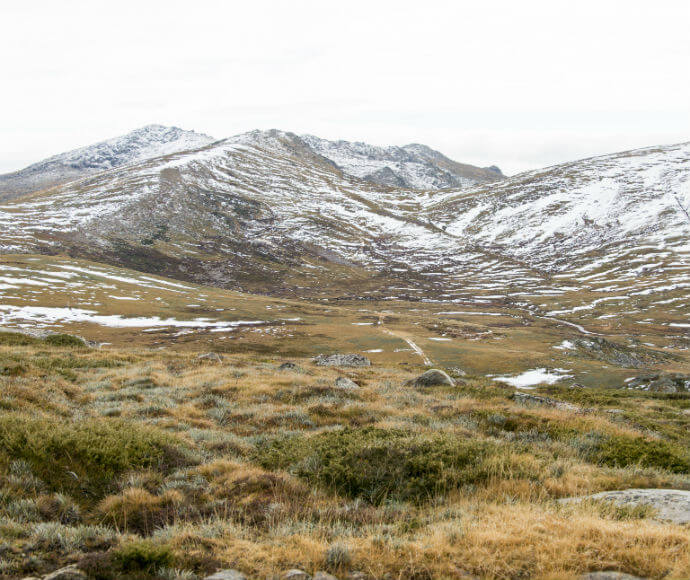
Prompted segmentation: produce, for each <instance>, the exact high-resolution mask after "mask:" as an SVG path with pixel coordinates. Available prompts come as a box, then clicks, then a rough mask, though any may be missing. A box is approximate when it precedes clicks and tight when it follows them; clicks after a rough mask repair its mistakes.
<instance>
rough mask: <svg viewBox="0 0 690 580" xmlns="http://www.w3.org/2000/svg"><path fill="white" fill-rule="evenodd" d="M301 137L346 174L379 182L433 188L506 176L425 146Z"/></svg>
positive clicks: (381, 183)
mask: <svg viewBox="0 0 690 580" xmlns="http://www.w3.org/2000/svg"><path fill="white" fill-rule="evenodd" d="M301 139H302V140H303V141H304V142H305V143H307V145H309V147H310V148H311V149H312V150H313V151H315V152H316V153H318V154H319V155H323V156H324V157H326V158H327V159H329V160H330V161H332V162H333V163H335V164H336V165H337V166H338V167H339V168H340V169H342V170H343V171H344V172H345V173H348V174H350V175H354V176H356V177H359V178H361V179H364V180H366V181H370V182H371V183H377V184H379V185H385V186H390V187H407V188H411V189H425V190H433V189H442V188H450V187H455V188H457V187H468V186H471V185H476V184H477V183H484V182H490V181H498V180H499V179H502V178H503V175H502V174H501V172H500V170H498V168H493V169H488V168H481V167H475V166H473V165H466V164H461V163H457V162H455V161H453V160H451V159H448V158H447V157H445V156H444V155H442V154H441V153H439V152H438V151H434V150H433V149H431V148H429V147H427V146H426V145H418V144H413V145H405V146H404V147H395V146H393V147H376V146H374V145H368V144H367V143H359V142H355V143H351V142H348V141H328V140H326V139H320V138H319V137H314V136H313V135H303V136H302V137H301Z"/></svg>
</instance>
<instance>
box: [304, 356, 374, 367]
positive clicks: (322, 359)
mask: <svg viewBox="0 0 690 580" xmlns="http://www.w3.org/2000/svg"><path fill="white" fill-rule="evenodd" d="M314 362H315V363H316V364H317V365H318V366H320V367H368V366H371V361H370V360H369V359H368V358H367V357H365V356H363V355H361V354H331V355H325V354H320V355H319V356H317V357H316V358H315V359H314Z"/></svg>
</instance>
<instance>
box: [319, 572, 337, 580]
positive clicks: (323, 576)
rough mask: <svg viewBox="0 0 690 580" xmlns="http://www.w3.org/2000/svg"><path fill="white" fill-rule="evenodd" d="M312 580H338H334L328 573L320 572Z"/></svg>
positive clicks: (335, 579)
mask: <svg viewBox="0 0 690 580" xmlns="http://www.w3.org/2000/svg"><path fill="white" fill-rule="evenodd" d="M313 580H338V578H336V577H335V576H333V575H332V574H329V573H328V572H322V571H320V572H317V573H316V574H314V579H313Z"/></svg>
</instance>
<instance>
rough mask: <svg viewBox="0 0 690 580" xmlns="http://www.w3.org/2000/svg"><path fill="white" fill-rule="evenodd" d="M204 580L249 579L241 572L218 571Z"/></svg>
mask: <svg viewBox="0 0 690 580" xmlns="http://www.w3.org/2000/svg"><path fill="white" fill-rule="evenodd" d="M204 580H247V577H246V576H245V575H244V574H242V572H240V571H239V570H232V569H227V570H218V572H216V573H215V574H211V575H210V576H206V578H204Z"/></svg>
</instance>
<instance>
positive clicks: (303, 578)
mask: <svg viewBox="0 0 690 580" xmlns="http://www.w3.org/2000/svg"><path fill="white" fill-rule="evenodd" d="M283 580H311V576H309V574H307V573H306V572H304V571H303V570H298V569H297V568H293V569H292V570H288V571H287V572H285V574H283Z"/></svg>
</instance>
